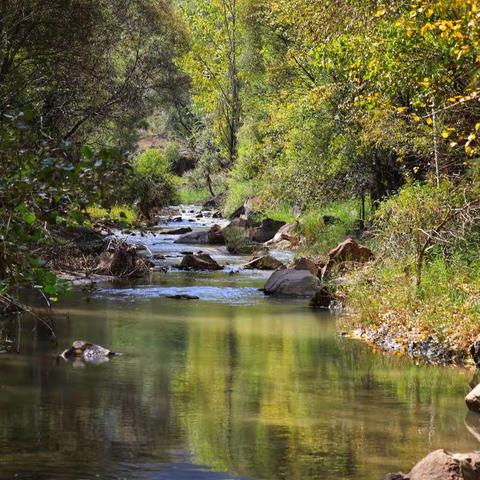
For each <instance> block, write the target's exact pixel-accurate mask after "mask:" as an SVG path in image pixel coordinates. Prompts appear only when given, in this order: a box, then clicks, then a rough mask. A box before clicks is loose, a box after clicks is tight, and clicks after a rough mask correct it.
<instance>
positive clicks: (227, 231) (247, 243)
mask: <svg viewBox="0 0 480 480" xmlns="http://www.w3.org/2000/svg"><path fill="white" fill-rule="evenodd" d="M236 220H240V219H236ZM236 220H234V221H232V223H231V224H229V225H228V226H227V227H225V228H224V229H223V235H224V238H225V245H226V246H227V250H228V252H229V253H231V254H233V255H252V254H253V253H254V252H255V251H256V250H258V247H259V244H257V243H254V242H252V241H251V240H250V238H249V237H248V231H247V230H245V229H243V228H239V227H234V226H232V224H234V222H236ZM236 223H238V222H236Z"/></svg>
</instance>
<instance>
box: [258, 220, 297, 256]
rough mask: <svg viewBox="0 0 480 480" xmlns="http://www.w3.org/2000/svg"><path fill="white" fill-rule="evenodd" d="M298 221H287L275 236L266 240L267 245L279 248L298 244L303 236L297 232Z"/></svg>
mask: <svg viewBox="0 0 480 480" xmlns="http://www.w3.org/2000/svg"><path fill="white" fill-rule="evenodd" d="M297 229H298V222H292V223H287V224H285V225H283V227H281V228H280V230H278V232H277V233H276V234H275V236H274V237H273V238H272V239H271V240H269V241H268V242H266V244H265V245H266V246H267V247H272V248H278V249H289V248H294V247H296V246H298V245H299V244H300V242H301V237H300V235H299V234H298V233H297Z"/></svg>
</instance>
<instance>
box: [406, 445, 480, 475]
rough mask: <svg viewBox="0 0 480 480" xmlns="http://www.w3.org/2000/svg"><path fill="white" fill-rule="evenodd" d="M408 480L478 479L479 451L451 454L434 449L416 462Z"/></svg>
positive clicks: (479, 467) (479, 473)
mask: <svg viewBox="0 0 480 480" xmlns="http://www.w3.org/2000/svg"><path fill="white" fill-rule="evenodd" d="M404 478H405V479H408V480H476V479H479V480H480V452H472V453H465V454H460V453H456V454H452V453H450V452H447V451H446V450H435V451H434V452H432V453H430V454H429V455H427V456H426V457H425V458H424V459H423V460H421V461H420V462H419V463H417V464H416V465H415V466H414V467H413V469H412V470H411V471H410V473H409V474H407V475H406V476H404Z"/></svg>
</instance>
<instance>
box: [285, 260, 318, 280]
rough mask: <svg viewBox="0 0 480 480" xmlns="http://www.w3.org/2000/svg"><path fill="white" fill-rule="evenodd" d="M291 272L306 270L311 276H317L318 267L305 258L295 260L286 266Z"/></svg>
mask: <svg viewBox="0 0 480 480" xmlns="http://www.w3.org/2000/svg"><path fill="white" fill-rule="evenodd" d="M288 268H289V269H291V270H308V271H309V272H310V273H311V274H312V275H315V276H316V275H318V267H317V265H316V264H315V262H314V261H313V260H310V259H309V258H306V257H300V258H296V259H295V260H294V261H293V262H292V263H290V264H289V265H288Z"/></svg>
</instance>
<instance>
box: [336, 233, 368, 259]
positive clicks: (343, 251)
mask: <svg viewBox="0 0 480 480" xmlns="http://www.w3.org/2000/svg"><path fill="white" fill-rule="evenodd" d="M328 256H329V258H330V261H333V262H338V263H339V262H358V263H363V262H368V261H369V260H372V259H373V258H374V255H373V252H372V251H371V250H370V249H369V248H367V247H364V246H363V245H360V244H358V243H357V242H356V241H355V240H353V239H351V238H347V239H346V240H345V241H344V242H342V243H340V244H339V245H337V246H336V247H335V248H334V249H333V250H330V252H329V253H328Z"/></svg>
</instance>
